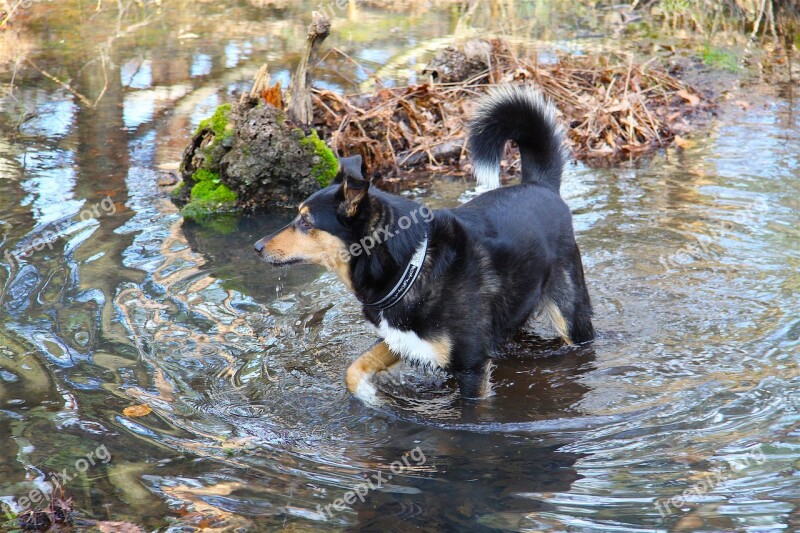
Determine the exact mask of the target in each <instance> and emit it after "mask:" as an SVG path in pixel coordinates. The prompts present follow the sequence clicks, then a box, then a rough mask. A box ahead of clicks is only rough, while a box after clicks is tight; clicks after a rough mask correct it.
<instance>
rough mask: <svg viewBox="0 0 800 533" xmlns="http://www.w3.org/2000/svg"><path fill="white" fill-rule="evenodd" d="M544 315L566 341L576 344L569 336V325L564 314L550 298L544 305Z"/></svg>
mask: <svg viewBox="0 0 800 533" xmlns="http://www.w3.org/2000/svg"><path fill="white" fill-rule="evenodd" d="M542 316H543V318H544V319H545V321H547V322H549V323H550V325H551V326H552V327H553V329H555V330H556V332H558V334H559V336H561V338H562V339H564V342H566V343H567V344H569V345H572V344H574V343H573V342H572V340H571V339H570V338H569V327H568V326H567V321H566V319H565V318H564V315H562V314H561V310H560V309H559V308H558V306H557V305H556V303H555V302H554V301H553V300H551V299H550V298H547V299H546V300H545V302H544V305H543V306H542Z"/></svg>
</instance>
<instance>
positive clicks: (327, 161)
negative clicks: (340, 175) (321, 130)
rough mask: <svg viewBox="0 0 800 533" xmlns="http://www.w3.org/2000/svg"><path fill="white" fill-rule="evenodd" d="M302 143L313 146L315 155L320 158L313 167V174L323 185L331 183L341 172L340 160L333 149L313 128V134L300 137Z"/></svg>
mask: <svg viewBox="0 0 800 533" xmlns="http://www.w3.org/2000/svg"><path fill="white" fill-rule="evenodd" d="M300 144H301V145H302V146H308V147H311V149H312V150H313V151H314V155H315V156H316V157H317V158H318V159H319V161H317V162H315V163H314V166H313V167H312V168H311V176H312V177H313V178H314V179H315V180H317V183H319V184H320V185H322V186H323V187H327V186H328V185H330V184H331V182H332V181H333V179H334V178H335V177H336V174H337V172H339V160H338V159H336V156H335V155H334V154H333V152H332V151H331V149H330V148H328V145H327V144H325V142H324V141H323V140H322V139H320V138H319V135H317V130H311V135H309V136H308V137H303V138H302V139H300Z"/></svg>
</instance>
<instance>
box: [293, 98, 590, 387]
mask: <svg viewBox="0 0 800 533" xmlns="http://www.w3.org/2000/svg"><path fill="white" fill-rule="evenodd" d="M509 139H511V140H514V141H516V143H517V144H518V145H519V148H520V152H521V154H522V173H523V179H522V184H520V185H515V186H510V187H504V188H499V189H495V190H491V191H488V192H485V193H483V194H481V195H480V196H478V197H477V198H475V199H474V200H472V201H470V202H468V203H466V204H464V205H462V206H460V207H458V208H455V209H442V210H437V211H434V212H433V219H432V220H430V221H429V222H427V221H425V220H424V219H423V217H421V216H419V213H420V211H419V210H420V207H421V206H420V205H419V204H416V203H415V202H412V201H410V200H406V199H404V198H401V197H398V196H393V195H391V194H388V193H385V192H382V191H378V190H375V189H374V188H373V189H369V190H368V194H366V196H365V197H364V199H363V200H361V201H360V202H359V203H358V205H357V206H355V207H356V208H355V209H352V208H353V206H352V205H351V204H348V201H349V200H348V195H351V196H352V195H354V194H355V193H354V192H352V190H351V192H350V193H348V184H349V186H350V187H351V189H352V188H353V187H359V188H358V189H357V190H359V191H360V190H362V188H364V187H366V188H368V186H369V183H368V182H366V181H362V180H360V179H359V178H360V158H359V160H358V167H359V171H358V175H356V173H355V172H354V171H353V168H354V166H355V162H354V161H346V162H345V163H343V165H342V167H343V168H344V169H345V171H344V174H345V175H344V176H343V177H342V180H341V182H340V183H336V184H333V185H331V186H329V187H327V188H326V189H324V190H322V191H319V192H317V193H316V194H314V195H312V196H311V197H310V198H309V199H308V200H307V201H306V202H304V204H303V205H305V206H307V207H308V208H309V209H310V210H311V212H312V213H313V216H314V221H315V222H314V225H315V226H316V227H318V228H319V229H321V230H324V231H326V232H328V233H331V234H333V235H335V236H337V237H339V238H340V239H341V240H342V241H344V242H345V244H347V246H348V247H349V246H351V245H353V244H354V243H359V242H363V241H362V239H364V238H366V237H368V236H370V235H374V233H375V232H376V230H378V229H379V228H386V229H387V230H388V231H389V232H390V233H392V234H393V236H392V237H390V238H388V239H386V240H385V241H384V242H381V243H380V244H378V245H376V246H375V247H374V248H373V249H371V250H370V253H369V254H367V253H361V254H359V255H356V256H351V257H350V259H349V269H350V278H351V282H352V286H353V290H354V292H355V294H356V296H357V297H358V299H359V300H360V301H361V302H375V301H377V300H379V299H380V298H381V297H383V296H384V295H385V294H387V292H389V291H390V290H391V289H392V287H394V285H395V284H396V283H397V281H398V280H399V278H400V277H401V276H402V273H403V271H404V269H405V267H406V265H407V264H408V262H409V261H410V259H411V257H412V256H413V254H414V252H415V250H417V248H418V246H419V245H420V243H421V242H422V240H423V239H424V236H425V235H426V234H427V235H428V239H429V248H428V253H427V257H426V260H425V263H424V266H423V269H422V272H421V274H420V276H419V278H418V279H417V281H416V282H415V283H414V285H413V286H412V288H411V290H410V291H409V292H408V294H406V296H405V297H404V298H403V299H402V300H401V301H400V302H399V303H398V304H397V305H395V306H393V307H391V308H389V309H387V310H384V311H376V310H373V309H370V308H368V307H364V314H365V316H366V318H367V319H368V320H369V321H370V322H372V323H373V324H374V325H376V326H379V325H380V323H381V321H382V320H385V321H387V322H388V324H389V325H390V326H391V327H392V328H393V329H399V330H403V331H407V330H411V331H413V332H414V333H416V334H417V335H418V336H419V337H420V338H421V339H436V338H441V337H446V338H447V339H449V340H450V341H451V343H452V350H451V353H450V359H449V364H448V366H447V370H449V371H451V372H452V373H453V374H454V375H455V377H456V378H457V380H458V383H459V387H460V389H461V393H462V396H463V397H467V398H468V397H476V396H478V395H479V394H480V392H481V387H482V385H483V383H484V380H485V375H486V371H487V364H488V362H489V360H490V358H491V357H492V356H493V354H494V353H495V349H496V348H497V347H498V345H499V344H500V343H502V342H504V341H505V340H506V339H507V338H508V337H509V336H510V335H511V334H513V333H514V332H515V331H516V330H517V329H518V328H520V327H521V326H523V325H524V324H525V323H526V321H527V320H528V319H529V318H530V317H531V316H532V315H534V314H536V313H537V312H540V311H542V310H543V309H544V308H545V307H546V306H547V305H548V303H549V302H552V304H553V305H555V307H557V308H558V310H559V311H560V313H561V314H562V315H563V317H564V321H565V323H566V326H567V335H568V337H569V339H568V340H570V341H572V342H575V343H581V342H585V341H589V340H591V339H592V338H594V329H593V327H592V322H591V317H592V310H591V304H590V301H589V295H588V292H587V290H586V285H585V282H584V276H583V266H582V264H581V256H580V251H579V250H578V246H577V244H576V242H575V238H574V234H573V229H572V217H571V214H570V210H569V208H568V207H567V205H566V204H565V203H564V201H563V200H562V199H561V197H560V195H559V186H560V181H561V171H562V167H563V165H564V159H565V157H564V154H563V152H562V147H561V143H562V137H561V133H560V130H559V129H558V127H557V125H556V122H555V118H554V113H553V110H552V108H551V107H549V106H548V105H547V104H545V102H544V100H543V99H542V98H541V96H539V95H538V94H537V93H534V92H533V91H532V90H530V89H527V88H520V87H517V88H515V87H506V88H501V89H498V90H496V91H494V92H493V93H490V95H488V96H487V97H485V98H484V99H483V100H482V101H481V102H480V104H479V109H478V112H477V113H476V117H475V119H474V120H473V122H472V123H471V135H470V139H469V146H470V148H471V150H472V154H473V161H474V162H475V164H476V165H482V168H483V171H484V173H487V172H488V173H491V171H492V168H496V170H497V171H498V172H499V163H500V157H501V155H502V152H503V149H504V146H505V143H506V141H507V140H509ZM479 177H480V176H479ZM490 177H491V176H490ZM348 212H350V213H351V214H350V215H348ZM414 212H416V213H417V217H416V220H417V223H414V224H411V226H410V227H409V228H408V229H406V230H401V229H400V228H399V227H398V221H399V220H400V218H401V217H403V216H406V217H412V214H413V213H414Z"/></svg>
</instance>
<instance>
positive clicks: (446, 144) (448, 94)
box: [314, 39, 713, 174]
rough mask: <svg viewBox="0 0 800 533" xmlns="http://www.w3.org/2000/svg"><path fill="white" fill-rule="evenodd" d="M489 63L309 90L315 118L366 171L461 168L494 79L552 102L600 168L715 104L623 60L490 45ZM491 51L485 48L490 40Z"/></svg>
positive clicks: (654, 145)
mask: <svg viewBox="0 0 800 533" xmlns="http://www.w3.org/2000/svg"><path fill="white" fill-rule="evenodd" d="M489 45H490V48H491V53H490V54H489V57H488V58H487V61H485V62H484V65H485V66H486V68H484V69H483V70H480V71H477V72H472V73H470V76H469V78H468V79H466V80H463V81H461V82H457V83H446V84H422V85H415V86H410V87H400V88H382V89H379V90H377V91H375V92H373V93H369V94H360V95H351V96H342V95H339V94H337V93H334V92H332V91H326V90H315V92H314V115H315V116H314V119H315V120H314V125H315V127H317V129H318V130H320V133H322V134H323V135H324V136H325V137H326V138H327V139H329V141H330V144H331V146H332V148H333V149H334V150H335V151H339V152H341V153H344V154H348V155H353V154H361V155H362V157H363V158H364V161H365V162H366V164H367V167H368V169H369V170H370V171H381V172H386V173H390V174H391V173H395V172H397V171H402V170H409V169H411V168H415V167H420V166H426V167H427V168H428V169H430V170H448V171H451V172H453V171H457V170H458V169H459V167H460V165H461V163H462V162H465V161H466V159H465V155H466V148H465V146H464V145H465V142H464V141H465V137H466V133H467V131H466V124H467V119H468V118H469V116H470V115H471V112H472V111H473V109H474V104H475V100H476V97H478V96H480V95H481V94H482V93H484V92H485V91H486V89H487V88H488V87H489V86H490V85H492V84H495V83H509V82H510V83H514V82H517V83H518V82H526V83H531V84H533V85H534V86H535V87H537V88H539V90H541V91H542V92H543V93H544V94H545V95H547V96H548V97H549V98H550V99H551V100H553V101H554V102H555V104H556V106H557V108H558V109H559V114H560V115H561V116H560V119H561V120H562V122H563V123H564V124H565V125H567V126H568V127H567V128H566V129H567V143H568V145H569V148H570V149H571V150H572V153H573V155H574V157H575V158H577V159H579V160H583V161H587V162H589V163H591V164H596V165H607V164H614V163H618V162H621V161H625V160H633V159H636V158H638V157H641V156H642V155H645V154H648V153H651V152H653V151H654V150H657V149H658V148H661V147H663V146H667V145H669V144H670V143H671V142H672V141H673V140H674V139H675V136H676V135H680V134H685V132H686V131H688V130H689V129H690V124H689V122H688V121H687V119H688V118H689V117H692V116H693V115H699V114H705V113H707V112H708V111H709V110H710V109H711V108H712V107H713V103H711V102H709V101H707V100H705V99H704V98H703V97H702V96H701V95H700V94H698V93H697V92H696V91H694V90H693V89H692V88H691V87H689V86H687V85H686V84H685V83H683V82H682V81H680V80H678V79H677V78H675V77H674V76H672V75H671V74H669V73H667V72H665V71H663V70H660V69H658V68H655V67H651V66H648V65H647V64H638V63H634V62H633V61H632V60H629V59H626V58H608V57H585V56H582V57H576V56H564V57H561V58H559V59H558V61H557V62H556V63H552V64H537V63H534V62H533V61H532V60H528V59H521V58H518V57H516V56H515V55H514V54H513V52H511V51H510V49H509V48H508V46H506V44H505V43H504V42H502V41H500V40H497V39H495V40H492V41H490V42H489ZM486 48H489V47H486Z"/></svg>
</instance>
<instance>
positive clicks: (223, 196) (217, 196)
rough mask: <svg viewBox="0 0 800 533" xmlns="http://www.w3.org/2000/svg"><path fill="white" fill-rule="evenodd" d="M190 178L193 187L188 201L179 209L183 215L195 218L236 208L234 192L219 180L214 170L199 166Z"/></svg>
mask: <svg viewBox="0 0 800 533" xmlns="http://www.w3.org/2000/svg"><path fill="white" fill-rule="evenodd" d="M192 180H193V181H194V187H192V191H191V192H190V193H189V203H188V204H186V205H185V206H184V207H183V209H181V214H182V215H183V216H185V217H189V218H197V217H201V216H204V215H208V214H210V213H217V212H225V211H231V210H234V209H236V200H237V197H236V193H235V192H233V191H232V190H230V188H228V186H227V185H225V184H224V183H222V182H221V181H220V178H219V174H217V173H216V172H211V171H210V170H208V169H205V168H201V169H198V170H197V171H196V172H195V173H194V174H193V175H192Z"/></svg>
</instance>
